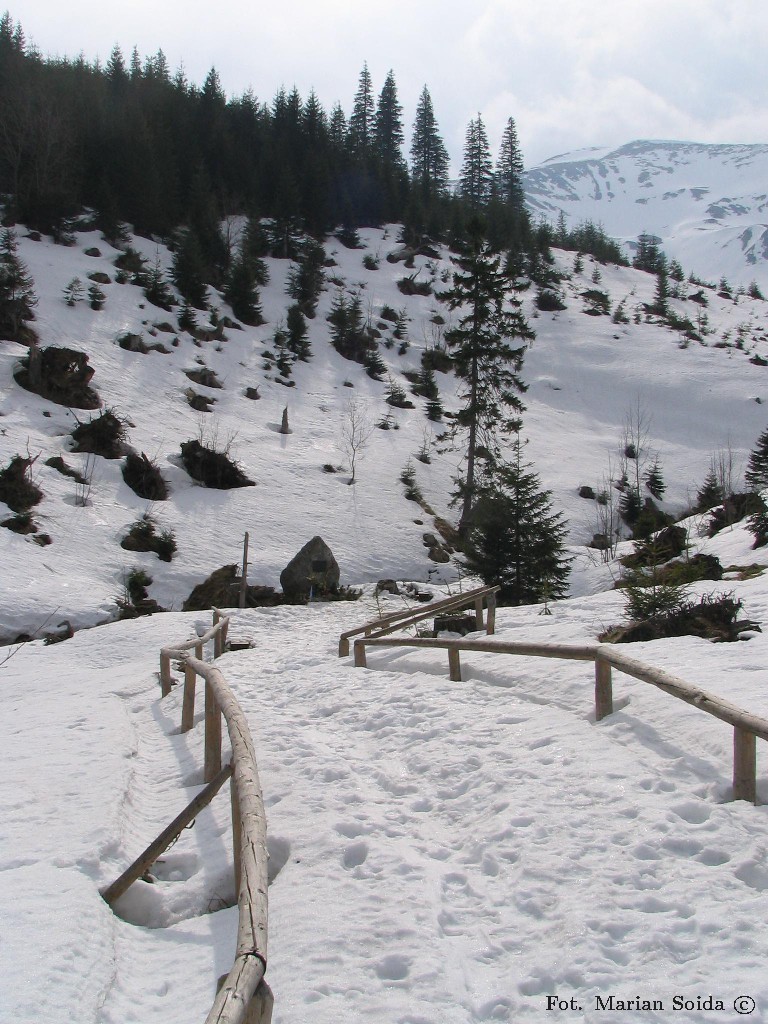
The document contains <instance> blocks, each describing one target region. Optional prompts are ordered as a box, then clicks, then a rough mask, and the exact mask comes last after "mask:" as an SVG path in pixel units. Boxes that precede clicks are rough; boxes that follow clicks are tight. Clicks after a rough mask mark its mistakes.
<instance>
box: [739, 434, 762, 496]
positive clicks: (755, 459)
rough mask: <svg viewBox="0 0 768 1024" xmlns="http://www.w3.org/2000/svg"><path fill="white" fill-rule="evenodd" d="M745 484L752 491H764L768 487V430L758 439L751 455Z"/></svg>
mask: <svg viewBox="0 0 768 1024" xmlns="http://www.w3.org/2000/svg"><path fill="white" fill-rule="evenodd" d="M744 482H745V483H746V485H747V487H748V488H749V489H750V491H762V490H765V488H766V487H768V429H766V430H764V431H763V432H762V434H761V435H760V437H758V439H757V444H756V445H755V447H754V448H753V449H752V451H751V452H750V453H749V459H748V460H747V469H746V471H745V473H744Z"/></svg>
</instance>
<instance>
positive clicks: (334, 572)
mask: <svg viewBox="0 0 768 1024" xmlns="http://www.w3.org/2000/svg"><path fill="white" fill-rule="evenodd" d="M340 575H341V573H340V571H339V563H338V562H337V561H336V559H335V558H334V557H333V552H332V551H331V549H330V548H329V547H328V545H327V544H326V543H325V541H324V540H323V538H322V537H313V538H312V540H310V541H308V542H307V543H306V544H305V545H304V547H303V548H302V549H301V551H300V552H299V553H298V554H297V555H296V556H295V557H294V558H292V559H291V561H290V562H289V563H288V565H286V567H285V568H284V569H283V571H282V572H281V573H280V585H281V587H282V588H283V593H284V594H285V596H286V597H287V598H288V599H289V600H292V601H293V600H306V598H308V597H309V594H310V591H312V592H313V593H315V594H322V593H326V592H328V591H333V590H336V589H337V588H338V586H339V578H340Z"/></svg>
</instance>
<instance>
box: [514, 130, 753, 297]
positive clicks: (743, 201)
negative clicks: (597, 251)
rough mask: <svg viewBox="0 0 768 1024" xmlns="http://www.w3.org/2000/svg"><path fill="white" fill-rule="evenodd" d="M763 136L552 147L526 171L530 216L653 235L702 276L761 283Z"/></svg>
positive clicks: (613, 232) (623, 234) (621, 237)
mask: <svg viewBox="0 0 768 1024" xmlns="http://www.w3.org/2000/svg"><path fill="white" fill-rule="evenodd" d="M767 181H768V146H764V145H732V146H726V145H707V144H704V143H694V142H660V141H636V142H631V143H629V144H627V145H625V146H620V147H619V148H618V149H613V150H606V149H594V150H581V151H579V152H577V153H573V154H571V153H565V154H562V155H560V156H556V157H552V158H551V159H550V160H547V161H545V162H544V163H543V164H540V165H539V166H537V167H533V168H531V169H530V170H528V171H527V172H526V174H525V179H524V187H525V192H526V197H527V200H528V205H529V208H530V209H531V211H532V213H533V215H534V216H535V217H543V218H544V219H546V220H549V221H551V222H553V223H554V222H556V221H557V218H558V215H559V213H560V211H562V212H563V213H564V215H565V218H566V223H567V224H568V226H569V227H575V226H576V225H577V224H579V223H581V222H583V221H585V220H590V221H592V222H593V223H595V224H601V225H602V226H603V228H604V230H605V232H606V234H608V235H609V236H611V237H613V238H616V239H617V240H618V241H620V242H623V243H625V244H626V247H627V250H628V252H629V254H630V255H631V253H632V248H633V244H634V243H635V242H636V241H637V238H638V236H639V235H640V234H642V233H647V234H651V235H655V236H656V237H658V238H659V239H660V240H661V246H662V248H663V250H664V252H665V253H666V254H667V256H668V257H669V258H671V259H677V260H678V261H679V262H680V263H681V264H682V265H683V267H684V268H685V270H686V272H693V273H694V274H696V275H697V276H699V277H703V278H705V279H707V280H714V281H719V280H720V278H721V277H725V278H727V279H728V280H729V281H731V282H732V283H741V284H744V285H747V284H749V283H750V282H751V281H756V282H757V283H758V284H759V285H760V286H761V287H762V288H763V289H765V288H766V287H768V185H766V182H767Z"/></svg>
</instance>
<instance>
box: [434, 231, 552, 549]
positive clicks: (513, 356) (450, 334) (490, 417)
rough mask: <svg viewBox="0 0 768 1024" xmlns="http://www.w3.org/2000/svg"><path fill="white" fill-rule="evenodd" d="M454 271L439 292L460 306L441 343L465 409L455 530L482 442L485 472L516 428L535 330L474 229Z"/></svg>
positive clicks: (465, 511)
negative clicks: (523, 369) (512, 301)
mask: <svg viewBox="0 0 768 1024" xmlns="http://www.w3.org/2000/svg"><path fill="white" fill-rule="evenodd" d="M451 260H452V262H453V263H454V265H455V267H456V270H455V271H454V274H453V284H452V287H451V288H450V289H448V290H447V291H446V292H444V293H442V295H441V296H440V298H441V299H443V300H444V301H445V302H447V304H448V308H449V309H451V310H459V317H458V321H457V323H456V326H455V327H453V328H452V329H451V330H449V331H446V333H445V341H446V345H447V346H448V349H449V351H450V353H451V355H452V356H453V365H454V371H455V373H456V376H457V377H458V378H459V380H460V381H461V382H462V391H461V399H462V401H463V403H464V406H463V408H462V409H461V411H460V412H459V413H458V415H457V416H456V419H455V420H454V435H455V434H456V431H458V430H461V431H466V472H465V476H464V478H463V480H462V481H460V483H459V487H458V491H457V494H456V497H457V498H458V499H460V500H461V515H460V517H459V530H460V531H461V532H462V533H466V531H467V529H468V528H469V525H470V521H471V515H472V507H473V504H474V501H475V497H476V493H475V492H476V486H477V480H476V478H479V477H480V476H481V475H482V474H481V473H478V469H477V458H478V450H479V449H481V448H482V451H483V455H484V459H485V470H484V472H485V473H486V474H491V475H492V470H493V465H494V463H496V462H498V461H500V459H501V450H500V442H501V441H502V439H503V438H504V437H506V436H509V435H510V434H512V433H514V432H515V431H517V430H518V429H519V425H520V421H519V414H520V413H521V412H522V409H523V405H522V402H521V401H520V398H519V397H518V396H519V395H520V394H522V393H523V392H524V391H525V385H524V384H523V382H522V380H521V379H520V377H519V376H518V372H519V370H520V368H521V366H522V363H523V354H524V351H525V347H524V345H519V346H518V347H514V346H513V345H512V344H511V342H512V340H513V339H515V340H519V341H522V342H526V341H529V340H531V339H533V337H534V334H533V331H532V330H531V329H530V327H529V326H528V324H527V323H526V321H525V318H524V317H523V315H522V314H521V313H520V312H519V310H518V309H517V308H516V307H513V306H511V305H510V303H509V299H508V294H507V287H508V286H507V279H506V277H505V275H504V273H503V271H502V269H501V266H500V263H501V260H500V257H499V256H498V255H497V254H495V253H493V252H492V251H491V250H490V249H489V247H488V245H487V243H486V242H485V241H483V240H482V239H481V238H480V237H479V236H478V235H474V237H473V238H472V239H471V240H470V242H468V243H467V244H466V245H465V246H464V248H463V249H462V251H461V253H460V254H459V255H457V256H452V257H451Z"/></svg>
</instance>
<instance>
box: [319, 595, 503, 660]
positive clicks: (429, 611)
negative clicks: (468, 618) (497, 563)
mask: <svg viewBox="0 0 768 1024" xmlns="http://www.w3.org/2000/svg"><path fill="white" fill-rule="evenodd" d="M499 590H501V587H478V588H477V589H475V590H468V591H467V592H466V593H464V594H454V595H453V596H452V597H446V598H444V599H443V600H442V601H435V602H433V603H431V604H428V605H422V606H421V609H420V610H416V611H414V609H413V608H406V609H404V610H402V611H399V612H391V613H390V614H389V615H382V616H381V617H380V618H378V619H371V621H370V622H366V623H365V624H364V625H362V626H356V627H355V629H349V630H347V632H346V633H342V634H341V636H340V637H339V657H340V658H345V657H346V656H347V655H348V654H349V641H350V640H351V639H352V637H355V636H360V635H361V634H364V635H365V636H367V637H371V636H386V635H387V634H389V633H394V632H396V631H397V630H398V629H405V628H406V626H411V625H413V624H414V623H416V622H421V621H422V619H431V618H432V617H433V616H434V614H435V613H436V612H437V613H438V614H440V615H443V614H445V613H446V612H454V611H460V610H461V609H462V608H469V607H470V606H471V605H474V606H475V625H476V626H477V629H478V630H481V629H485V631H486V633H488V634H489V635H490V634H492V633H493V632H494V630H495V628H496V594H497V593H498V592H499ZM484 606H485V607H486V609H487V615H486V619H485V624H484V623H483V607H484Z"/></svg>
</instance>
